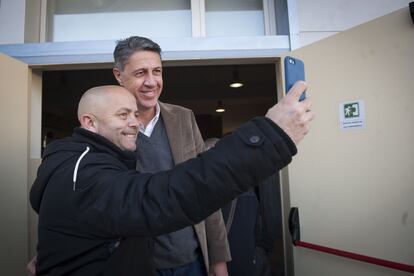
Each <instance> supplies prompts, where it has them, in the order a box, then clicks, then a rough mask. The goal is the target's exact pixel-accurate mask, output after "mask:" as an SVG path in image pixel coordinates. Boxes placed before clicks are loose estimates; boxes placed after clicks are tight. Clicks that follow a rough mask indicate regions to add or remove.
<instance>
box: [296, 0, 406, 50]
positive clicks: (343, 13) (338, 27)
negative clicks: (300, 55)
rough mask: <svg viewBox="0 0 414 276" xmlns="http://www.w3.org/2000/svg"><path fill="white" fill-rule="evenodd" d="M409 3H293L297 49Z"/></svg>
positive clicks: (352, 0) (330, 0)
mask: <svg viewBox="0 0 414 276" xmlns="http://www.w3.org/2000/svg"><path fill="white" fill-rule="evenodd" d="M410 2H412V0H312V1H309V0H297V7H298V8H297V9H298V10H297V19H298V28H299V30H298V31H299V47H301V46H305V45H307V44H310V43H313V42H315V41H318V40H320V39H323V38H325V37H328V36H331V35H333V34H336V33H338V32H341V31H344V30H346V29H349V28H351V27H354V26H356V25H359V24H362V23H364V22H367V21H370V20H372V19H374V18H377V17H380V16H382V15H385V14H388V13H391V12H393V11H395V10H398V9H401V8H403V7H407V6H408V3H410Z"/></svg>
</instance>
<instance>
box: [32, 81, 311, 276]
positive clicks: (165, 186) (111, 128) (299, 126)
mask: <svg viewBox="0 0 414 276" xmlns="http://www.w3.org/2000/svg"><path fill="white" fill-rule="evenodd" d="M305 88H306V85H305V84H304V83H303V82H300V83H297V84H296V85H295V86H294V87H293V88H292V91H291V92H290V93H289V94H288V95H287V96H286V97H285V98H283V99H282V100H281V101H280V102H279V104H277V105H276V106H274V107H272V108H271V109H270V110H269V111H268V112H267V114H266V116H265V117H261V118H255V119H254V120H251V121H249V122H248V123H246V124H244V125H243V126H242V127H240V128H239V129H238V130H236V131H235V132H234V133H233V134H231V135H228V136H226V137H225V138H223V139H222V140H221V141H220V142H218V143H217V145H216V147H214V148H213V149H211V150H209V151H207V152H205V153H203V154H201V155H199V157H197V158H194V159H191V160H189V161H186V162H184V163H182V164H180V165H178V166H176V167H175V168H174V169H172V170H168V171H163V172H159V173H154V174H151V173H139V172H137V171H135V163H136V159H135V158H136V155H135V153H134V150H135V148H136V143H135V140H136V136H137V133H138V126H139V120H138V110H137V105H136V102H135V98H134V96H132V94H131V93H129V92H128V91H127V90H126V89H124V88H122V87H119V86H102V87H97V88H93V89H90V90H88V91H87V92H86V93H85V94H84V95H83V96H82V98H81V100H80V103H79V107H78V119H79V122H80V124H81V127H80V128H76V129H75V130H74V133H73V135H72V136H71V137H68V138H65V139H62V140H58V141H55V142H53V143H51V144H50V145H48V146H47V148H46V149H45V151H44V155H43V160H42V164H41V165H40V167H39V170H38V175H37V178H36V180H35V183H34V184H33V187H32V189H31V192H30V202H31V204H32V207H33V209H34V210H35V211H36V212H38V214H39V225H38V252H37V253H38V260H37V267H36V272H37V275H145V276H147V275H154V268H153V266H152V259H151V257H152V248H151V247H149V245H150V244H151V243H149V239H150V238H151V237H154V236H158V235H160V234H164V233H168V232H172V231H175V230H178V229H181V228H183V227H186V226H189V225H193V224H195V223H197V222H199V221H201V220H202V219H204V218H205V217H207V216H208V215H210V214H211V213H213V212H214V211H216V210H218V209H219V208H220V207H221V206H223V205H224V204H225V203H226V202H228V201H230V200H231V199H233V198H234V197H235V196H237V195H239V194H241V193H243V192H245V191H247V190H248V189H250V188H251V187H253V186H254V185H256V183H260V181H261V180H263V179H265V178H267V177H268V176H270V175H272V174H274V173H275V172H277V170H279V169H280V168H282V167H284V166H286V165H287V164H288V163H289V162H290V161H291V159H292V156H293V155H294V154H296V146H295V144H297V143H299V141H301V140H302V138H303V137H304V136H305V134H306V133H307V132H308V130H309V123H310V121H311V120H312V119H313V116H314V114H313V113H312V112H307V111H308V110H309V109H310V101H309V100H305V101H303V102H299V101H298V100H299V97H300V95H301V94H302V92H303V91H304V90H305ZM128 237H134V238H135V239H137V243H134V247H127V246H128V244H130V243H123V240H124V239H125V238H128ZM125 244H126V245H125ZM126 247H127V248H126ZM125 252H128V254H125ZM132 256H133V257H132ZM137 256H138V258H137Z"/></svg>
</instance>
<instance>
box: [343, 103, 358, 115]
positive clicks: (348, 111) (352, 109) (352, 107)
mask: <svg viewBox="0 0 414 276" xmlns="http://www.w3.org/2000/svg"><path fill="white" fill-rule="evenodd" d="M359 116H360V112H359V103H358V102H355V103H347V104H344V117H345V119H347V118H355V117H359Z"/></svg>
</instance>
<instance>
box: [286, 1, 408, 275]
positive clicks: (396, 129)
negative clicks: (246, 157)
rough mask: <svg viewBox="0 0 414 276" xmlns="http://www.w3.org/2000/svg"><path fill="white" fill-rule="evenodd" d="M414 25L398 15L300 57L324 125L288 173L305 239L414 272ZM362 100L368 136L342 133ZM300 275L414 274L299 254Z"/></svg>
mask: <svg viewBox="0 0 414 276" xmlns="http://www.w3.org/2000/svg"><path fill="white" fill-rule="evenodd" d="M413 49H414V26H413V24H412V22H411V18H410V15H409V12H408V9H407V8H405V9H403V10H400V11H397V12H394V13H392V14H390V15H387V16H384V17H382V18H379V19H377V20H374V21H371V22H369V23H366V24H363V25H360V26H357V27H355V28H353V29H350V30H348V31H346V32H343V33H340V34H337V35H334V36H332V37H329V38H327V39H325V40H321V41H320V42H318V43H315V44H312V45H310V46H308V47H304V48H302V49H300V50H298V51H296V52H294V53H293V55H294V56H296V57H299V58H302V59H303V60H304V62H305V68H306V77H307V82H308V84H309V91H308V95H309V96H310V97H311V98H312V100H313V103H314V107H313V110H315V111H316V113H317V118H316V120H315V122H314V124H313V125H312V130H311V133H310V134H309V136H308V137H307V138H306V140H304V141H303V142H302V144H300V145H299V153H298V155H297V156H296V157H295V159H294V162H293V163H292V165H291V166H290V167H289V176H290V179H289V180H290V192H291V193H290V194H291V204H292V206H298V207H299V210H300V223H301V234H302V240H303V241H307V242H311V243H316V244H321V245H325V246H328V247H334V248H339V249H343V250H347V251H352V252H356V253H359V254H364V255H369V256H373V257H377V258H383V259H388V260H391V261H395V262H402V263H406V264H410V265H414V235H413V233H414V200H413V196H414V180H413V179H414V176H413V169H414V143H413V137H414V120H413V118H414V108H413V107H412V105H413V103H414V88H413V78H414V51H413ZM353 100H363V101H364V102H365V108H366V128H365V129H354V130H347V131H343V130H341V129H340V128H339V115H338V113H339V103H341V102H346V101H353ZM294 259H295V275H297V276H305V275H306V276H312V275H315V276H316V275H318V276H319V275H335V276H342V275H343V276H345V275H353V276H355V275H361V276H362V275H364V276H371V275H372V276H374V275H375V276H378V275H408V273H404V272H398V271H395V270H391V269H388V268H381V267H377V266H374V265H370V264H365V263H359V262H356V261H353V260H347V259H343V258H340V257H336V256H328V255H325V254H324V253H318V252H315V251H310V250H307V249H303V248H295V250H294Z"/></svg>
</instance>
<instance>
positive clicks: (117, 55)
mask: <svg viewBox="0 0 414 276" xmlns="http://www.w3.org/2000/svg"><path fill="white" fill-rule="evenodd" d="M137 51H151V52H155V53H158V54H159V55H160V58H161V47H160V45H158V44H157V43H155V42H154V41H152V40H151V39H149V38H146V37H142V36H131V37H128V38H126V39H121V40H118V41H117V43H116V47H115V50H114V66H115V68H118V69H119V70H121V71H122V70H124V67H125V64H126V62H127V61H128V59H129V58H130V56H132V54H134V53H135V52H137Z"/></svg>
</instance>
